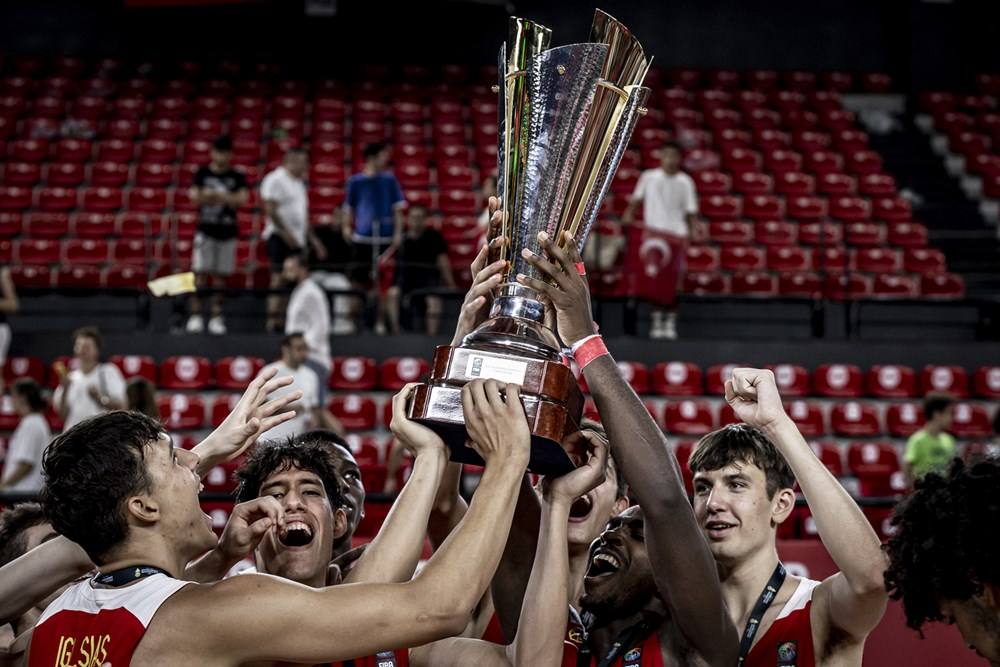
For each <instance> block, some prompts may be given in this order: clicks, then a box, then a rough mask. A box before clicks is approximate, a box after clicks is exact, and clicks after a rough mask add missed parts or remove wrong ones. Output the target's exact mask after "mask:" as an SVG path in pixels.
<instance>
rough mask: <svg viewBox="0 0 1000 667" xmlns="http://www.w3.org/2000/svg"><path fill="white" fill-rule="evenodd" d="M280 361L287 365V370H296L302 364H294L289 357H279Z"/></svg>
mask: <svg viewBox="0 0 1000 667" xmlns="http://www.w3.org/2000/svg"><path fill="white" fill-rule="evenodd" d="M281 363H283V364H284V365H285V366H287V367H288V369H289V370H292V371H297V370H299V367H300V366H301V365H302V364H294V363H292V361H291V360H290V359H285V358H284V357H282V358H281Z"/></svg>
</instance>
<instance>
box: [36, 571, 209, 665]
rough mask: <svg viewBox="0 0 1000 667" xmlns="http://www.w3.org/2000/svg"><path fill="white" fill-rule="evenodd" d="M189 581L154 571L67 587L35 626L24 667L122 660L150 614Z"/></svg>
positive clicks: (129, 657)
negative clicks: (120, 581) (100, 584)
mask: <svg viewBox="0 0 1000 667" xmlns="http://www.w3.org/2000/svg"><path fill="white" fill-rule="evenodd" d="M189 583H191V582H189V581H180V580H178V579H173V578H171V577H168V576H167V575H165V574H154V575H152V576H149V577H146V578H144V579H140V580H139V581H138V582H137V583H135V584H132V585H131V586H126V587H123V588H95V587H94V586H93V585H92V582H91V580H90V579H87V580H85V581H81V582H79V583H77V584H74V585H72V586H70V587H69V588H68V589H66V591H65V592H64V593H63V594H62V595H60V596H59V597H58V598H56V599H55V601H54V602H53V603H52V604H50V605H49V606H48V608H47V609H46V610H45V613H43V614H42V615H41V617H40V618H39V619H38V623H37V624H36V625H35V631H34V633H33V635H32V637H31V649H30V650H31V660H30V662H29V665H30V667H52V666H53V665H81V666H83V667H102V665H106V664H111V665H128V664H129V663H130V662H131V661H132V654H133V653H134V652H135V647H136V646H138V645H139V641H140V640H141V639H142V636H143V635H144V634H145V633H146V628H147V627H149V623H150V621H152V620H153V615H154V614H156V611H157V610H158V609H159V608H160V606H161V605H162V604H163V603H164V602H165V601H166V600H167V598H169V597H170V596H171V595H173V594H174V593H176V592H177V591H178V590H180V589H181V588H183V587H184V586H187V585H188V584H189Z"/></svg>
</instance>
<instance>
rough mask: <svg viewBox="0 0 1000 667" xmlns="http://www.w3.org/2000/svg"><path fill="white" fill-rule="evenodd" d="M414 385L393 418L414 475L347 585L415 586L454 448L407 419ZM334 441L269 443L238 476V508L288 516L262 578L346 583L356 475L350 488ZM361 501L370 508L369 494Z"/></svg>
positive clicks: (400, 656) (267, 540)
mask: <svg viewBox="0 0 1000 667" xmlns="http://www.w3.org/2000/svg"><path fill="white" fill-rule="evenodd" d="M414 386H415V385H407V386H406V387H404V388H403V390H402V391H400V392H399V394H397V395H396V396H395V397H394V398H393V419H392V430H393V434H394V435H395V437H396V438H397V439H399V440H400V441H401V442H402V443H404V444H405V445H406V446H407V447H408V448H410V449H411V451H413V452H414V454H415V460H414V463H413V470H412V473H411V475H410V477H409V479H408V480H407V483H406V485H405V486H404V487H403V490H402V492H401V493H400V494H399V497H398V498H397V500H396V502H395V503H394V504H393V506H392V509H391V510H390V512H389V514H388V516H387V517H386V519H385V522H384V523H383V524H382V528H381V529H380V530H379V533H378V535H377V536H376V537H375V539H374V540H372V542H371V543H370V544H369V545H368V546H367V548H366V549H365V550H364V551H363V553H362V554H361V555H360V557H359V558H358V559H357V560H356V561H354V562H352V563H351V568H350V570H349V571H348V572H347V573H346V574H345V577H344V583H393V582H402V581H408V580H409V579H410V577H412V576H413V572H414V570H415V569H416V565H417V562H418V561H419V558H420V552H421V548H422V547H423V541H424V535H425V533H426V528H427V520H428V517H429V515H430V512H431V509H432V506H433V503H434V498H435V496H436V494H437V489H438V484H439V482H440V479H441V475H442V474H443V472H444V468H445V466H446V465H447V462H448V450H447V448H446V447H445V445H444V443H443V442H442V441H441V439H440V438H439V437H438V436H437V435H436V434H435V433H434V432H433V431H431V430H430V429H427V428H426V427H423V426H421V425H419V424H417V423H415V422H412V421H410V420H408V419H407V418H406V409H405V408H406V401H407V398H408V396H409V394H410V393H411V392H412V390H413V388H414ZM329 436H330V437H333V438H335V439H336V445H335V446H331V445H329V444H328V442H326V441H325V439H321V438H317V437H315V436H313V437H309V436H307V437H299V438H295V439H292V440H289V441H286V442H277V443H267V444H265V445H262V446H260V447H258V448H257V449H256V450H255V451H254V452H253V453H252V454H251V455H250V457H249V458H248V459H247V461H246V462H245V463H244V465H243V466H241V467H240V469H239V470H238V471H237V477H238V478H239V479H240V485H239V488H238V490H237V500H238V502H246V501H249V500H252V499H254V498H257V497H262V496H271V497H273V498H275V499H277V501H278V503H280V505H281V507H282V509H283V510H284V520H285V528H284V530H283V531H282V532H270V533H268V534H267V535H266V536H265V537H264V539H263V540H261V542H260V544H259V545H258V546H257V548H256V550H255V551H254V557H255V561H256V563H257V571H258V572H262V573H267V574H273V575H276V576H279V577H283V578H285V579H290V580H292V581H296V582H298V583H300V584H304V585H306V586H310V587H313V588H321V587H323V586H326V585H327V584H328V583H339V582H337V581H334V582H330V581H329V575H330V562H331V560H333V559H334V557H335V555H336V554H335V553H334V542H335V540H338V539H342V538H344V537H345V536H348V542H347V545H348V546H349V545H350V541H349V534H353V532H354V528H355V527H356V523H355V524H354V525H350V526H349V525H348V517H347V514H346V512H345V506H347V502H345V500H344V495H346V494H347V493H349V491H348V490H347V489H348V487H347V484H349V483H350V481H351V480H350V475H351V473H350V472H347V474H346V475H345V478H344V479H343V484H342V478H341V476H340V475H339V474H338V471H337V468H338V463H339V464H340V465H346V464H347V460H346V459H343V457H342V456H341V455H340V454H341V451H342V450H343V449H346V447H347V443H346V442H344V441H343V440H342V439H340V438H339V437H337V436H334V435H333V434H329ZM338 459H340V461H338ZM351 459H352V460H353V457H351ZM362 493H363V492H362ZM352 501H354V502H356V499H354V498H352ZM360 502H361V503H363V502H364V499H363V495H362V498H361V501H360ZM356 516H357V515H356V514H355V517H356ZM407 657H408V653H407V651H406V650H405V649H403V650H399V651H395V652H393V651H382V652H380V653H377V654H376V655H373V656H370V657H368V658H356V659H354V665H355V667H365V666H366V665H369V664H371V665H373V666H374V665H382V664H386V665H389V664H391V665H394V666H395V667H403V666H405V665H406V664H408V660H407Z"/></svg>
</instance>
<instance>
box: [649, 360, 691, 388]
mask: <svg viewBox="0 0 1000 667" xmlns="http://www.w3.org/2000/svg"><path fill="white" fill-rule="evenodd" d="M651 384H652V390H653V392H654V393H657V394H659V395H661V396H700V395H701V394H702V391H703V390H702V375H701V368H699V367H698V366H697V365H696V364H692V363H685V362H682V361H671V362H661V363H658V364H656V366H655V367H654V368H653V373H652V382H651Z"/></svg>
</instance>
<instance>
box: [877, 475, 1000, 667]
mask: <svg viewBox="0 0 1000 667" xmlns="http://www.w3.org/2000/svg"><path fill="white" fill-rule="evenodd" d="M892 524H893V525H894V526H895V527H896V534H895V535H893V536H892V537H891V538H890V539H889V543H888V545H887V547H886V551H887V552H888V554H889V569H888V570H887V571H886V573H885V585H886V587H887V588H888V589H889V595H890V597H892V599H894V600H902V601H903V609H904V610H905V612H906V623H907V625H909V626H910V627H911V628H913V629H914V630H917V631H918V632H919V631H920V628H921V627H922V626H923V624H924V623H927V622H933V621H943V622H945V623H951V624H954V625H957V626H958V630H959V632H961V633H962V639H964V640H965V642H966V644H967V645H968V646H969V648H971V649H973V650H974V651H976V653H978V654H979V655H980V656H982V657H983V658H985V659H986V660H988V661H989V663H990V664H991V665H993V667H998V666H1000V538H998V533H997V530H996V528H997V526H1000V460H997V459H986V460H983V461H980V462H978V463H974V464H971V465H966V464H964V463H962V461H961V459H955V460H954V461H952V463H951V466H950V467H949V468H948V469H947V470H946V471H944V472H941V473H930V474H928V475H926V476H924V477H923V478H922V479H920V480H918V481H917V483H916V488H915V489H914V490H913V493H911V494H910V495H909V496H907V497H906V498H904V499H903V500H902V502H900V504H899V505H897V507H896V511H895V514H894V515H893V518H892Z"/></svg>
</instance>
